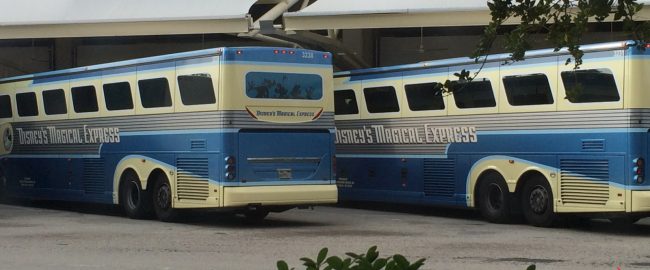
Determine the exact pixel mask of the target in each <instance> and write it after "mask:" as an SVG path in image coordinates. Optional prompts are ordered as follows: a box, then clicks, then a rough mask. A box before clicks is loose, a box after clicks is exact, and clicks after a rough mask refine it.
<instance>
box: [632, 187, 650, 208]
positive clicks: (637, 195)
mask: <svg viewBox="0 0 650 270" xmlns="http://www.w3.org/2000/svg"><path fill="white" fill-rule="evenodd" d="M632 212H650V190H633V191H632Z"/></svg>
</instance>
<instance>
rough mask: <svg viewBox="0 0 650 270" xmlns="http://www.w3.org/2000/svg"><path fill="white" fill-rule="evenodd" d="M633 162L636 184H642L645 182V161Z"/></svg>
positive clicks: (637, 160) (638, 159) (636, 160)
mask: <svg viewBox="0 0 650 270" xmlns="http://www.w3.org/2000/svg"><path fill="white" fill-rule="evenodd" d="M632 162H634V182H636V183H637V184H642V183H643V182H644V181H645V160H643V158H635V159H634V160H632Z"/></svg>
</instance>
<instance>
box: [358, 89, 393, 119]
mask: <svg viewBox="0 0 650 270" xmlns="http://www.w3.org/2000/svg"><path fill="white" fill-rule="evenodd" d="M363 96H364V97H365V98H366V106H367V107H368V112H370V113H384V112H399V104H398V102H397V95H395V88H394V87H392V86H381V87H370V88H364V89H363Z"/></svg>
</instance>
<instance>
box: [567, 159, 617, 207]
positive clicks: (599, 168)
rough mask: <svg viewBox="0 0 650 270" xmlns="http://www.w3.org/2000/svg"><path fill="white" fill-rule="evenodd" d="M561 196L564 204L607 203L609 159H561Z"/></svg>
mask: <svg viewBox="0 0 650 270" xmlns="http://www.w3.org/2000/svg"><path fill="white" fill-rule="evenodd" d="M560 169H561V173H560V198H561V199H562V203H563V204H588V205H605V204H606V203H607V201H608V200H609V183H608V179H609V161H607V160H593V159H591V160H590V159H562V160H560Z"/></svg>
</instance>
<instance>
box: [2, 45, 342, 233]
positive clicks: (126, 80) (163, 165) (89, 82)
mask: <svg viewBox="0 0 650 270" xmlns="http://www.w3.org/2000/svg"><path fill="white" fill-rule="evenodd" d="M331 95H332V64H331V55H330V54H329V53H324V52H318V51H310V50H302V49H285V48H252V47H251V48H215V49H207V50H200V51H193V52H186V53H177V54H171V55H163V56H157V57H149V58H142V59H136V60H130V61H122V62H116V63H109V64H101V65H95V66H88V67H81V68H74V69H69V70H61V71H53V72H46V73H39V74H33V75H26V76H20V77H13V78H6V79H2V80H0V132H1V133H2V137H1V140H2V147H1V149H0V179H1V181H0V192H2V194H4V195H5V196H10V197H20V198H29V199H44V200H65V201H79V202H96V203H109V204H120V205H122V207H123V208H124V210H125V211H126V213H127V215H128V216H129V217H133V218H144V217H149V216H153V215H154V214H155V215H156V216H157V217H158V218H159V219H161V220H171V219H173V218H174V217H175V216H176V214H177V212H178V211H177V210H178V209H187V208H224V209H234V210H240V211H242V212H243V213H245V214H246V215H247V216H248V217H251V218H263V217H265V216H266V215H267V214H268V212H269V211H283V210H286V209H289V208H292V207H295V206H303V205H314V204H324V203H335V202H336V201H337V189H336V185H335V183H334V181H333V180H334V178H333V173H334V172H333V164H334V115H333V99H332V97H331Z"/></svg>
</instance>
